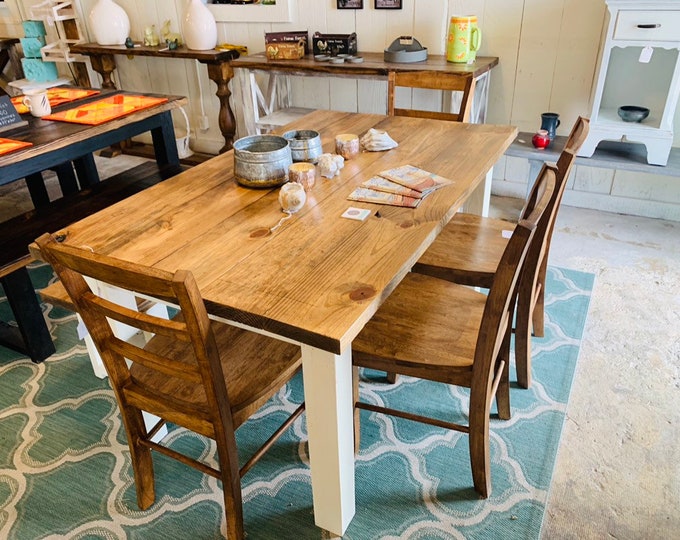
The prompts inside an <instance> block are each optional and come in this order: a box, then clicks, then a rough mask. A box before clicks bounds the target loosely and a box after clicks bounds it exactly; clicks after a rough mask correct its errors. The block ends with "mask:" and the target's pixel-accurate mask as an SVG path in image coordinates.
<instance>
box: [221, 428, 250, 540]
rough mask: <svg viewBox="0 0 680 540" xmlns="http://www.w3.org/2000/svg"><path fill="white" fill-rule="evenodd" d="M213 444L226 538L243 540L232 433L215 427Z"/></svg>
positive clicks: (241, 510) (241, 504)
mask: <svg viewBox="0 0 680 540" xmlns="http://www.w3.org/2000/svg"><path fill="white" fill-rule="evenodd" d="M215 431H216V435H215V442H216V443H217V457H218V459H219V464H220V466H219V469H220V474H221V478H220V479H221V480H222V497H223V498H224V513H225V516H226V518H227V538H229V539H231V538H234V539H235V540H243V538H244V537H245V533H244V530H243V494H242V492H241V474H240V472H239V466H238V463H239V462H238V450H237V447H236V438H235V436H234V432H233V430H232V431H228V430H226V429H222V430H220V429H219V427H218V426H215Z"/></svg>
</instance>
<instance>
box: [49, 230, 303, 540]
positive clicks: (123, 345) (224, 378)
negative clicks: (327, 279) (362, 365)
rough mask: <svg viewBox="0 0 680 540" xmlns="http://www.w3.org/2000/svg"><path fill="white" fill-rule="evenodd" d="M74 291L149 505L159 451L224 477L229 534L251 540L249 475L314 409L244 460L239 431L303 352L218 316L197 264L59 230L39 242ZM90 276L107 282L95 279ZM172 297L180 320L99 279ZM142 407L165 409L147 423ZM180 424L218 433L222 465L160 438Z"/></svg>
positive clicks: (144, 504) (141, 496)
mask: <svg viewBox="0 0 680 540" xmlns="http://www.w3.org/2000/svg"><path fill="white" fill-rule="evenodd" d="M36 242H37V244H38V246H39V248H40V251H41V253H42V254H43V256H44V258H45V260H46V261H47V262H48V263H50V264H51V265H52V267H53V269H54V270H55V272H56V273H57V275H58V276H59V278H60V279H61V281H62V283H63V285H64V287H65V288H66V290H67V291H68V294H69V296H70V297H71V299H72V301H73V303H74V304H75V306H76V310H77V312H78V313H79V314H80V316H81V317H82V319H83V321H84V323H85V326H86V327H87V330H88V331H89V332H90V334H91V336H92V338H93V340H94V342H95V344H96V346H97V349H98V351H99V353H100V354H101V357H102V360H103V362H104V365H105V367H106V371H107V372H108V375H109V380H110V383H111V386H112V388H113V391H114V393H115V395H116V399H117V401H118V406H119V408H120V412H121V415H122V418H123V423H124V425H125V430H126V433H127V439H128V445H129V447H130V454H131V459H132V467H133V470H134V476H135V484H136V488H137V503H138V505H139V507H140V508H141V509H142V510H144V509H146V508H148V507H149V506H150V505H151V504H153V502H154V500H155V487H154V472H153V460H152V457H151V450H156V451H158V452H161V453H163V454H165V455H167V456H170V457H172V458H174V459H176V460H178V461H180V462H182V463H184V464H186V465H190V466H192V467H194V468H196V469H198V470H199V471H201V472H203V473H205V474H208V475H210V476H213V477H215V478H217V479H218V480H221V481H222V486H223V493H224V505H225V512H226V519H227V532H228V537H229V538H234V539H242V538H243V537H244V531H243V508H242V499H241V477H242V476H243V475H244V474H245V473H246V472H247V471H248V470H249V469H250V468H251V467H252V466H253V465H254V464H255V462H256V461H257V460H258V459H259V458H260V457H261V456H262V455H263V454H264V452H266V451H267V450H268V449H269V448H270V447H271V446H272V444H273V443H274V442H275V441H276V439H277V438H278V437H279V436H280V435H281V434H282V433H283V432H284V431H285V429H287V428H288V427H289V426H290V425H291V424H292V423H293V421H294V420H295V419H296V418H297V417H298V416H300V414H301V413H302V412H303V410H304V403H303V404H302V405H300V406H299V407H298V408H297V409H296V410H295V412H294V413H293V414H292V415H291V416H290V417H289V418H288V419H287V420H286V421H285V422H284V423H283V424H282V425H281V426H280V427H279V428H278V429H277V430H276V432H275V433H274V434H273V435H272V436H271V437H270V438H269V439H268V440H267V441H266V442H265V443H264V445H263V446H262V447H261V448H260V449H259V450H257V451H256V452H255V453H254V454H253V456H252V457H251V458H250V459H249V460H248V461H247V462H246V463H245V464H243V465H242V466H241V467H240V468H239V463H238V455H237V446H236V438H235V435H234V433H235V430H236V429H237V428H238V427H239V426H240V425H241V424H243V423H244V422H245V421H246V420H247V419H248V418H249V417H250V416H251V415H252V414H253V413H254V412H256V411H257V410H258V409H259V408H260V407H261V406H262V405H263V404H264V403H265V402H266V401H267V400H268V399H269V398H270V397H271V396H272V395H273V394H275V393H276V392H277V391H278V390H279V389H280V388H281V387H282V386H284V385H285V384H286V382H288V380H290V378H291V377H292V376H293V375H294V374H295V373H297V371H298V370H299V368H300V366H301V351H300V348H299V347H298V346H296V345H291V344H288V343H285V342H282V341H279V340H275V339H273V338H269V337H266V336H262V335H259V334H256V333H254V332H250V331H246V330H243V329H239V328H236V327H234V326H230V325H227V324H223V323H219V322H216V321H211V320H210V319H208V315H207V312H206V309H205V305H204V303H203V299H202V298H201V293H200V291H199V290H198V287H197V285H196V282H195V280H194V278H193V276H192V274H191V272H189V271H186V270H178V271H177V272H174V273H170V272H165V271H161V270H157V269H153V268H146V267H142V266H139V265H135V264H131V263H128V262H126V261H122V260H118V259H114V258H111V257H107V256H103V255H98V254H95V253H91V252H89V251H87V250H86V249H78V248H74V247H70V246H66V245H63V244H59V243H58V242H57V241H56V240H55V238H54V237H52V236H50V235H49V234H45V235H43V236H41V237H40V238H39V239H38V240H37V241H36ZM85 277H89V278H92V279H93V280H95V282H96V283H97V286H96V287H95V286H93V287H90V286H89V285H88V283H87V282H86V280H85V279H84V278H85ZM102 282H103V283H107V284H109V285H112V286H114V287H119V288H121V289H124V290H128V291H131V292H133V293H135V294H139V295H143V296H146V297H150V298H155V299H156V300H158V301H163V302H166V303H167V302H169V303H170V304H172V305H174V306H177V307H178V308H179V311H178V313H177V315H176V316H175V317H173V318H172V319H170V320H167V319H163V318H158V317H155V316H153V315H150V314H148V313H140V312H138V311H136V310H134V309H130V308H127V307H123V306H120V305H118V304H116V303H113V302H112V301H110V300H107V299H106V298H103V297H102V296H100V294H99V292H98V290H99V289H100V288H101V287H100V286H99V283H102ZM109 320H113V321H119V322H121V323H123V324H126V325H129V326H132V327H134V328H137V329H139V330H140V331H141V332H150V333H151V334H152V335H153V337H152V338H151V339H150V340H149V341H148V342H147V343H146V344H145V345H135V344H133V343H132V342H128V341H123V340H122V339H119V338H117V337H116V336H115V334H114V332H113V330H112V328H111V323H110V322H109ZM142 411H146V412H148V413H151V414H153V415H156V416H158V417H160V420H159V422H158V424H157V425H155V426H154V427H153V428H152V429H147V428H146V427H145V425H144V421H143V419H142ZM166 422H168V423H173V424H176V425H178V426H181V427H183V428H186V429H188V430H191V431H193V432H196V433H198V434H200V435H203V436H205V437H209V438H211V439H213V440H214V441H215V442H216V445H217V460H218V463H219V466H218V467H217V468H214V467H212V466H210V465H208V464H206V463H204V462H201V461H198V460H195V459H194V458H191V457H189V456H187V455H184V454H181V453H179V452H178V451H177V450H175V449H172V448H169V447H167V446H164V445H163V444H162V441H161V442H160V443H158V442H154V441H152V437H153V436H154V435H155V434H156V433H157V432H158V430H159V429H160V428H161V427H162V426H163V424H165V423H166Z"/></svg>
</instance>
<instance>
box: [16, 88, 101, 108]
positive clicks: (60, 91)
mask: <svg viewBox="0 0 680 540" xmlns="http://www.w3.org/2000/svg"><path fill="white" fill-rule="evenodd" d="M99 93H100V92H99V90H81V89H78V88H49V89H48V90H47V99H48V100H49V101H50V107H53V108H54V107H56V106H57V105H61V104H63V103H68V102H69V101H75V100H76V99H83V98H86V97H89V96H94V95H96V94H99ZM23 99H24V96H15V97H13V98H12V105H14V107H15V108H16V110H17V112H18V113H19V114H26V113H27V112H28V107H26V105H24V102H23Z"/></svg>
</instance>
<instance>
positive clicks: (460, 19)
mask: <svg viewBox="0 0 680 540" xmlns="http://www.w3.org/2000/svg"><path fill="white" fill-rule="evenodd" d="M481 43H482V31H481V30H480V29H479V27H478V26H477V16H476V15H454V16H453V17H451V22H450V24H449V35H448V38H447V42H446V60H448V61H449V62H456V63H461V64H471V63H472V62H474V61H475V58H476V57H477V51H478V50H479V46H480V45H481Z"/></svg>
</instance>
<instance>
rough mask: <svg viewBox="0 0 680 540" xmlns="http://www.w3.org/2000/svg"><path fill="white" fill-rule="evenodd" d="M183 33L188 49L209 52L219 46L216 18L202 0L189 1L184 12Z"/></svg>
mask: <svg viewBox="0 0 680 540" xmlns="http://www.w3.org/2000/svg"><path fill="white" fill-rule="evenodd" d="M182 33H183V34H184V43H185V44H186V46H187V48H188V49H192V50H195V51H207V50H209V49H214V48H215V45H217V23H216V22H215V17H213V14H212V12H211V11H210V10H209V9H208V7H207V6H206V5H205V4H204V3H203V2H201V0H189V5H188V6H187V9H186V11H185V12H184V19H183V23H182Z"/></svg>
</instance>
